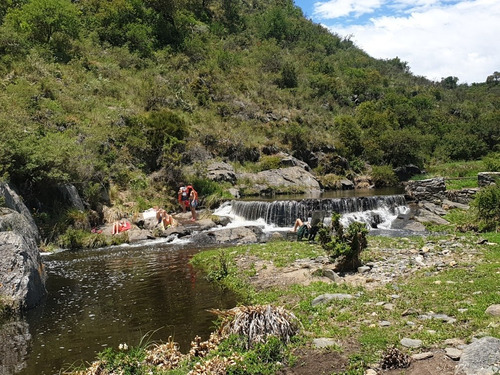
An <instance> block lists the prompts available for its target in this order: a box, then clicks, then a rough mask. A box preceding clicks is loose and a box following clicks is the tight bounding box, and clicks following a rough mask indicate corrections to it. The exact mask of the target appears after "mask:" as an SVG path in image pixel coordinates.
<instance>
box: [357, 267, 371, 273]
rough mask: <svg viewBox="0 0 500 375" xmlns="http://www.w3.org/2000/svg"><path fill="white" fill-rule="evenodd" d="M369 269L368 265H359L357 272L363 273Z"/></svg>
mask: <svg viewBox="0 0 500 375" xmlns="http://www.w3.org/2000/svg"><path fill="white" fill-rule="evenodd" d="M370 270H371V268H370V267H368V266H361V267H358V272H359V273H365V272H368V271H370Z"/></svg>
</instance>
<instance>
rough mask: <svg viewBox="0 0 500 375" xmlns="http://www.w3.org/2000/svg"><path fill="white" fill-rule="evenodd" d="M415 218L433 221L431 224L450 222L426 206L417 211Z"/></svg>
mask: <svg viewBox="0 0 500 375" xmlns="http://www.w3.org/2000/svg"><path fill="white" fill-rule="evenodd" d="M414 219H415V220H416V221H418V222H420V223H431V224H438V225H446V224H449V222H448V221H447V220H445V219H443V218H442V217H441V216H439V215H436V214H435V213H433V212H431V211H429V210H427V209H425V208H418V209H417V210H416V211H415V214H414Z"/></svg>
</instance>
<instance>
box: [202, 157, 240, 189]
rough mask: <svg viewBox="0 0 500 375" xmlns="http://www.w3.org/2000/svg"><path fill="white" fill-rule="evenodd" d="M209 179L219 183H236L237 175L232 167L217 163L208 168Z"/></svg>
mask: <svg viewBox="0 0 500 375" xmlns="http://www.w3.org/2000/svg"><path fill="white" fill-rule="evenodd" d="M207 178H208V179H209V180H212V181H217V182H230V183H231V184H234V183H235V182H236V173H235V171H234V168H233V166H232V165H230V164H227V163H224V162H215V163H211V164H210V165H208V166H207Z"/></svg>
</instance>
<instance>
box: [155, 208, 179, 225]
mask: <svg viewBox="0 0 500 375" xmlns="http://www.w3.org/2000/svg"><path fill="white" fill-rule="evenodd" d="M156 218H157V219H158V224H161V225H162V226H163V229H167V228H169V227H175V226H176V225H177V221H176V220H175V219H174V217H173V216H172V215H170V214H169V213H168V212H167V211H165V210H163V209H160V210H158V212H157V213H156ZM158 224H157V225H158Z"/></svg>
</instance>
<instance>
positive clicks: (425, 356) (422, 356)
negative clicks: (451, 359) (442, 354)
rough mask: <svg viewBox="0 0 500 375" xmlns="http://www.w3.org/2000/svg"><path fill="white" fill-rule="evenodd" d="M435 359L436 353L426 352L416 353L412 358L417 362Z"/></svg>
mask: <svg viewBox="0 0 500 375" xmlns="http://www.w3.org/2000/svg"><path fill="white" fill-rule="evenodd" d="M432 357H434V353H432V352H424V353H416V354H413V355H412V356H411V359H413V360H415V361H421V360H423V359H429V358H432Z"/></svg>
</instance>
